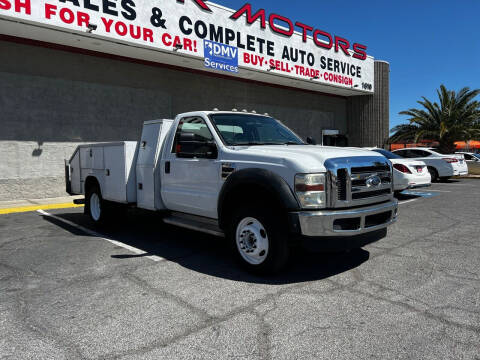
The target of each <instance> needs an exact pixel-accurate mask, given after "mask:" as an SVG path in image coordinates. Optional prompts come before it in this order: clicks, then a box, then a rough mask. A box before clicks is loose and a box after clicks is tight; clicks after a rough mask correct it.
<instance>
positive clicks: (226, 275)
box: [0, 179, 480, 359]
mask: <svg viewBox="0 0 480 360" xmlns="http://www.w3.org/2000/svg"><path fill="white" fill-rule="evenodd" d="M420 195H421V196H420ZM400 201H401V205H400V218H399V221H398V223H397V224H395V225H394V226H392V227H391V228H390V230H389V234H388V237H387V238H385V239H383V240H381V241H380V242H377V243H374V244H371V245H368V246H366V247H365V248H364V249H359V250H355V251H352V252H350V253H343V254H317V253H308V252H305V251H298V252H296V253H295V255H294V256H293V259H292V261H291V262H290V264H289V266H288V268H287V269H286V270H284V271H283V272H282V273H280V274H278V275H276V276H274V277H263V278H262V277H255V276H252V275H249V274H246V273H245V272H243V271H242V270H241V269H239V268H238V266H237V265H236V264H235V263H234V262H233V261H232V260H231V258H230V256H229V255H228V249H227V247H226V246H225V245H224V243H223V242H222V240H221V239H216V238H213V237H210V236H206V235H201V234H197V233H195V232H190V231H186V230H181V229H178V228H174V227H170V226H166V225H162V223H161V222H160V221H159V220H158V218H157V217H156V216H154V215H145V214H138V213H137V214H131V216H130V217H129V220H128V221H124V222H122V223H118V224H115V227H114V228H112V229H111V230H109V231H106V232H102V233H101V234H98V233H94V232H92V231H91V229H92V227H91V224H90V223H89V221H88V220H87V219H86V217H84V216H83V214H82V210H81V209H62V210H48V211H46V212H43V213H41V212H30V213H22V214H10V215H2V216H0V234H1V236H0V358H2V359H10V358H11V359H83V358H86V359H117V358H118V359H138V358H141V359H229V358H232V359H233V358H245V359H353V358H355V359H372V358H374V359H480V235H479V231H480V209H479V205H480V181H479V180H468V179H462V180H453V181H451V182H449V183H440V184H434V185H433V186H432V187H431V188H428V189H427V190H421V191H420V190H419V191H418V192H415V191H411V192H409V193H408V194H405V195H401V196H400ZM49 215H54V216H55V217H52V216H49Z"/></svg>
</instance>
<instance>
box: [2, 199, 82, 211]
mask: <svg viewBox="0 0 480 360" xmlns="http://www.w3.org/2000/svg"><path fill="white" fill-rule="evenodd" d="M75 199H83V196H64V197H57V198H49V199H28V200H9V201H0V215H2V214H12V213H19V212H28V211H37V210H40V209H43V210H47V209H66V208H74V207H81V206H83V205H75V204H74V203H73V200H75Z"/></svg>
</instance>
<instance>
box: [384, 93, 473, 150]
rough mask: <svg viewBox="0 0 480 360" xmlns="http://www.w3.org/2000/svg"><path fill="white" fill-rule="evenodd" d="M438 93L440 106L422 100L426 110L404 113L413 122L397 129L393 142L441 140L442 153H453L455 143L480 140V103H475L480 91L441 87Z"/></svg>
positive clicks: (393, 131) (396, 127)
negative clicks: (454, 89)
mask: <svg viewBox="0 0 480 360" xmlns="http://www.w3.org/2000/svg"><path fill="white" fill-rule="evenodd" d="M437 94H438V100H439V103H436V102H434V103H432V102H431V101H430V100H428V99H427V98H425V97H422V99H423V101H418V103H419V104H420V105H422V106H423V109H409V110H406V111H402V112H400V114H401V115H407V116H409V117H410V118H409V119H408V120H409V121H410V123H409V124H401V125H397V126H395V127H394V128H393V129H392V130H391V132H392V133H393V135H392V136H391V137H390V143H394V142H398V141H413V142H415V143H417V142H418V141H420V140H422V139H429V140H435V141H438V142H439V144H440V146H439V148H440V150H441V151H443V152H445V153H452V152H454V151H455V141H459V140H464V141H468V140H472V139H474V138H477V139H478V138H480V102H479V101H476V100H474V99H475V97H476V96H477V95H479V94H480V89H476V90H470V88H468V87H464V88H463V89H461V90H460V91H459V92H458V93H456V92H455V91H452V90H447V88H446V87H445V86H444V85H441V86H440V89H439V90H437Z"/></svg>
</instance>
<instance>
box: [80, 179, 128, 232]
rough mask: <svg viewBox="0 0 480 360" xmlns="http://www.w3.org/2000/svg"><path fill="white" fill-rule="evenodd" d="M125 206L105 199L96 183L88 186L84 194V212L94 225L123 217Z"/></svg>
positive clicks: (100, 224)
mask: <svg viewBox="0 0 480 360" xmlns="http://www.w3.org/2000/svg"><path fill="white" fill-rule="evenodd" d="M126 211H127V207H126V206H124V205H122V204H117V203H114V202H110V201H106V200H104V199H103V197H102V192H101V190H100V187H99V186H98V185H93V186H90V188H89V189H88V190H87V193H86V196H85V213H86V214H87V215H88V216H89V217H90V219H91V220H92V222H93V223H94V224H95V225H98V226H102V225H105V224H106V223H108V222H110V221H112V220H114V219H118V218H122V217H125V215H126Z"/></svg>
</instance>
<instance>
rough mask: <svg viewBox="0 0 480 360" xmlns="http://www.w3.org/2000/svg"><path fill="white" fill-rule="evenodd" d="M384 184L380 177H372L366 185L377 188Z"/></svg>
mask: <svg viewBox="0 0 480 360" xmlns="http://www.w3.org/2000/svg"><path fill="white" fill-rule="evenodd" d="M381 183H382V179H380V176H378V175H372V176H370V177H369V178H367V181H366V184H367V187H377V186H379V185H380V184H381Z"/></svg>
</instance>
